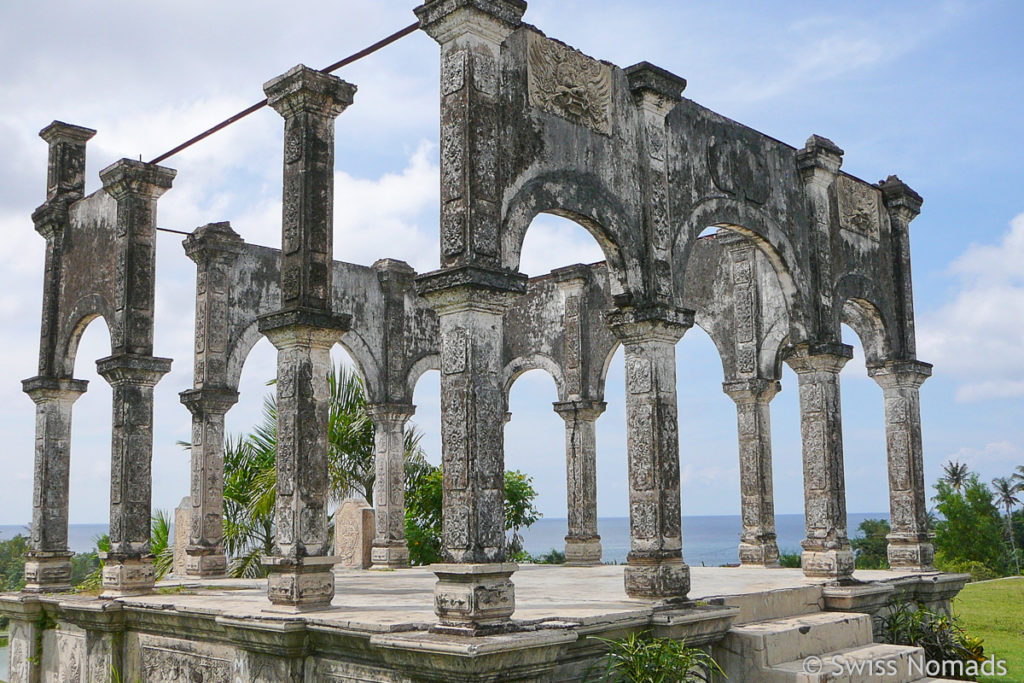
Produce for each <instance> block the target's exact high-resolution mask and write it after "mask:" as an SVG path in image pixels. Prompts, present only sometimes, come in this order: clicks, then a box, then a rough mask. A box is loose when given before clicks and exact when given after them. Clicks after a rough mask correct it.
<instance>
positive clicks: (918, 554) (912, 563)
mask: <svg viewBox="0 0 1024 683" xmlns="http://www.w3.org/2000/svg"><path fill="white" fill-rule="evenodd" d="M886 554H887V555H888V558H889V568H890V569H892V570H894V571H931V570H933V569H934V568H935V567H934V565H935V547H934V546H933V545H932V544H931V543H929V542H928V541H908V540H901V539H896V538H893V537H892V536H890V537H889V547H888V549H887V552H886Z"/></svg>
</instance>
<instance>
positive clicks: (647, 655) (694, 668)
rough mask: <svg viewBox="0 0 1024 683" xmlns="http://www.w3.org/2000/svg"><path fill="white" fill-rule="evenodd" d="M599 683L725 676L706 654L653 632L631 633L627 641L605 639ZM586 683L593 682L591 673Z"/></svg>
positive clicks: (671, 682) (672, 681)
mask: <svg viewBox="0 0 1024 683" xmlns="http://www.w3.org/2000/svg"><path fill="white" fill-rule="evenodd" d="M595 640H600V641H601V642H603V643H605V644H606V645H608V654H606V655H605V656H604V658H603V669H604V670H603V671H602V673H601V674H600V678H598V679H596V680H600V681H614V682H615V683H675V682H676V681H707V682H709V681H711V680H712V676H713V675H714V673H715V672H718V673H720V674H723V675H724V672H723V671H722V669H721V667H720V666H718V662H716V661H715V660H714V658H712V657H711V655H709V654H708V653H707V652H705V651H704V650H701V649H700V648H696V647H687V646H686V643H684V642H683V641H681V640H675V639H673V638H657V637H655V636H652V635H651V633H650V631H644V632H642V633H631V634H629V636H628V637H626V638H621V639H618V640H606V639H604V638H595ZM586 680H595V679H591V677H590V675H589V674H588V676H587V678H586Z"/></svg>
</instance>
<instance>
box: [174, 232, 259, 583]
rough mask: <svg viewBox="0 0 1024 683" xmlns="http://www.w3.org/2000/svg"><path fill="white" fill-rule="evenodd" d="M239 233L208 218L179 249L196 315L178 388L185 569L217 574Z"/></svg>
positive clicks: (221, 562)
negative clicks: (188, 265) (185, 499)
mask: <svg viewBox="0 0 1024 683" xmlns="http://www.w3.org/2000/svg"><path fill="white" fill-rule="evenodd" d="M242 245H243V241H242V238H241V237H239V236H238V234H237V233H235V231H234V230H232V229H231V225H230V224H229V223H210V224H207V225H204V226H202V227H199V228H196V229H195V230H194V231H193V232H192V234H191V235H189V236H188V237H187V238H185V240H184V242H183V246H184V247H185V254H186V255H187V256H188V257H189V258H190V259H192V260H193V261H195V264H196V314H195V315H196V321H195V348H194V358H195V365H194V371H193V373H194V380H193V388H192V389H190V390H188V391H183V392H181V394H180V396H181V402H182V403H183V404H184V405H185V406H186V407H187V408H188V409H189V412H191V413H192V448H191V452H192V462H191V473H192V483H191V489H190V493H191V495H190V498H191V508H192V510H191V513H190V519H191V520H192V521H191V524H190V526H189V529H188V532H187V533H188V543H187V549H186V553H187V560H186V561H185V573H186V575H188V576H194V577H216V576H223V575H224V574H225V573H226V572H227V557H226V555H225V553H224V522H223V517H224V416H225V414H226V413H227V411H228V410H230V409H231V407H232V406H233V405H234V404H235V403H236V402H237V400H238V391H237V387H234V386H231V384H232V382H231V381H230V380H229V379H228V336H229V331H230V325H231V320H230V318H231V273H232V268H233V266H234V264H235V260H236V259H237V258H238V254H239V253H241V250H242Z"/></svg>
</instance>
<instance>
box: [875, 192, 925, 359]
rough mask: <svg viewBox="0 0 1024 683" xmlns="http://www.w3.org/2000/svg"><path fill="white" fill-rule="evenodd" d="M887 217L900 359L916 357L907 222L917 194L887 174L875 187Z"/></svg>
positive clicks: (917, 208)
mask: <svg viewBox="0 0 1024 683" xmlns="http://www.w3.org/2000/svg"><path fill="white" fill-rule="evenodd" d="M878 186H879V188H881V190H882V200H883V201H884V202H885V208H886V211H887V212H888V214H889V225H890V227H891V229H892V230H891V238H892V259H893V262H894V263H895V276H896V277H895V279H896V320H895V324H896V328H897V330H898V334H897V335H896V336H897V337H898V338H899V340H900V345H901V346H902V349H903V353H902V356H903V357H904V358H914V357H915V356H916V355H917V341H916V335H915V324H914V287H913V283H912V281H911V276H910V222H911V221H912V220H914V218H916V217H917V215H918V214H919V213H921V203H922V201H923V200H922V199H921V195H919V194H918V193H916V192H914V191H913V190H912V189H911V188H910V187H909V186H908V185H907V184H906V183H904V182H903V181H902V180H900V179H899V178H898V177H897V176H894V175H891V176H889V177H888V178H886V179H885V180H884V181H883V182H881V183H879V184H878Z"/></svg>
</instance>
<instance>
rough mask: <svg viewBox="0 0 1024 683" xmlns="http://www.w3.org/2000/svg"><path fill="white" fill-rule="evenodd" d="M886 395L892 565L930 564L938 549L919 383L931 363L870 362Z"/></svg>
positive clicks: (918, 566)
mask: <svg viewBox="0 0 1024 683" xmlns="http://www.w3.org/2000/svg"><path fill="white" fill-rule="evenodd" d="M868 374H869V375H870V376H871V377H872V378H873V379H874V380H875V381H876V382H878V385H879V386H880V387H882V393H883V395H884V397H885V437H886V438H885V441H886V454H887V456H888V461H889V520H890V523H891V526H892V532H891V533H890V534H889V535H888V536H887V538H888V539H889V549H888V555H889V566H890V567H892V568H893V569H908V570H927V569H931V568H932V562H933V559H934V556H935V550H934V548H933V546H932V543H931V537H930V535H929V534H928V503H927V497H926V487H927V484H926V482H925V479H924V448H923V445H922V440H921V399H920V387H921V384H923V383H924V381H925V380H926V379H928V377H930V376H931V374H932V366H931V365H929V364H928V363H922V362H920V361H916V360H908V361H889V362H886V363H882V364H879V365H874V366H872V367H869V368H868Z"/></svg>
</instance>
